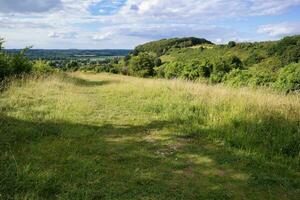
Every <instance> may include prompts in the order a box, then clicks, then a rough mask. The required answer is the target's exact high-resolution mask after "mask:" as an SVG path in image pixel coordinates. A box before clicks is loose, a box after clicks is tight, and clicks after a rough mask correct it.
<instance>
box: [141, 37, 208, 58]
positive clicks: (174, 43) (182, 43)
mask: <svg viewBox="0 0 300 200" xmlns="http://www.w3.org/2000/svg"><path fill="white" fill-rule="evenodd" d="M201 44H213V43H212V42H210V41H208V40H206V39H203V38H195V37H186V38H171V39H163V40H159V41H153V42H148V43H145V44H142V45H139V46H137V47H136V48H135V52H137V53H138V52H153V53H156V54H157V55H159V56H160V55H163V54H164V53H165V52H167V51H168V50H169V49H171V48H186V47H192V46H196V45H201Z"/></svg>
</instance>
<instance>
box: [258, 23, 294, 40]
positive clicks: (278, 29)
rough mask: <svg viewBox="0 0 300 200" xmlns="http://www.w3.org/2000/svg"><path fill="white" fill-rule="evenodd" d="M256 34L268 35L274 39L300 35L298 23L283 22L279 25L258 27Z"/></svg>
mask: <svg viewBox="0 0 300 200" xmlns="http://www.w3.org/2000/svg"><path fill="white" fill-rule="evenodd" d="M257 32H258V33H261V34H268V35H270V36H274V37H282V36H286V35H294V34H300V22H285V23H280V24H267V25H263V26H260V27H259V28H258V30H257Z"/></svg>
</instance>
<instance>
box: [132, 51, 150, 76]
mask: <svg viewBox="0 0 300 200" xmlns="http://www.w3.org/2000/svg"><path fill="white" fill-rule="evenodd" d="M154 67H155V63H154V57H153V56H151V55H149V54H147V53H140V54H139V55H138V56H133V57H132V58H131V59H130V61H129V74H131V75H134V76H140V77H149V76H153V75H154Z"/></svg>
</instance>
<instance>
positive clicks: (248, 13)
mask: <svg viewBox="0 0 300 200" xmlns="http://www.w3.org/2000/svg"><path fill="white" fill-rule="evenodd" d="M295 34H300V0H0V37H2V38H4V39H5V41H6V43H5V47H6V48H23V47H25V46H33V48H37V49H132V48H134V47H135V46H136V45H138V44H141V43H145V42H148V41H152V40H158V39H163V38H172V37H190V36H193V37H200V38H206V39H208V40H210V41H212V42H214V43H227V42H228V41H231V40H235V41H238V42H242V41H262V40H277V39H280V38H282V37H284V36H288V35H295Z"/></svg>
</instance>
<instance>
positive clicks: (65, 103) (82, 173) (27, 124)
mask: <svg viewBox="0 0 300 200" xmlns="http://www.w3.org/2000/svg"><path fill="white" fill-rule="evenodd" d="M299 120H300V96H299V95H289V96H285V95H280V94H275V93H272V92H269V91H265V90H256V91H255V90H250V89H231V88H226V87H223V86H207V85H201V84H197V83H191V82H185V81H180V80H170V81H169V80H152V79H139V78H133V77H125V76H118V75H108V74H87V73H86V74H84V73H79V72H78V73H73V74H68V75H65V76H62V75H53V76H50V77H47V78H32V79H28V80H23V81H15V82H12V84H11V85H10V87H9V88H8V89H6V90H5V91H3V92H2V93H0V161H1V165H0V199H4V200H6V199H145V200H146V199H147V200H149V199H216V200H220V199H280V200H281V199H295V200H296V199H300V165H299V163H300V156H299V149H300V146H299V144H300V143H299V141H300V122H299Z"/></svg>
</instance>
